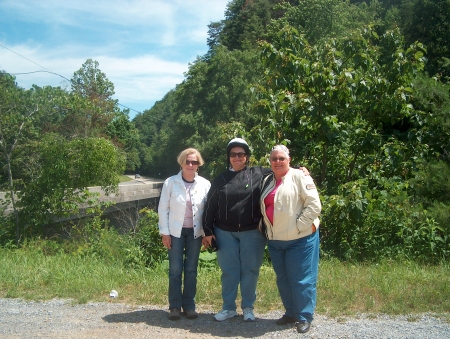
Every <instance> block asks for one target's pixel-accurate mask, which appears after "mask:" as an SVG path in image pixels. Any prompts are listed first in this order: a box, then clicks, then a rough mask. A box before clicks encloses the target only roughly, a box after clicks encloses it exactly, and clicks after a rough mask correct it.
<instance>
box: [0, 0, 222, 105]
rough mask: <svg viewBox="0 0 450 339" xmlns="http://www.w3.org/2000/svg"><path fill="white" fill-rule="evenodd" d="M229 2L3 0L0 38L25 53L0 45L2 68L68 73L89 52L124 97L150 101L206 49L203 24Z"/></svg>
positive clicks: (40, 80) (45, 79) (26, 83)
mask: <svg viewBox="0 0 450 339" xmlns="http://www.w3.org/2000/svg"><path fill="white" fill-rule="evenodd" d="M227 3H228V0H164V1H163V0H128V1H118V0H117V1H110V0H95V1H92V0H89V1H88V0H66V1H61V0H41V1H36V0H20V1H17V0H2V1H0V13H2V21H0V44H2V45H3V46H6V47H7V48H9V49H11V50H13V51H14V52H16V53H17V54H20V55H21V56H22V57H21V56H18V55H17V54H14V53H13V52H11V51H9V50H6V49H4V48H2V47H1V46H0V69H4V70H6V71H7V72H9V73H26V72H32V71H36V70H43V68H45V69H47V70H50V71H52V72H54V73H57V74H60V75H62V76H64V77H66V78H68V79H70V78H71V77H72V76H73V73H74V72H75V71H77V70H78V69H79V68H80V67H81V65H82V64H83V63H84V62H85V61H86V59H88V58H91V59H94V60H97V61H98V62H99V64H100V66H99V67H100V69H101V70H102V71H103V72H104V73H105V74H106V76H107V77H108V79H109V80H111V81H112V82H113V83H114V86H115V92H116V95H115V96H116V98H118V99H119V100H120V102H121V103H123V104H125V103H124V102H126V103H127V104H128V105H130V107H132V105H133V104H134V103H137V104H138V105H141V104H142V106H141V107H142V108H139V110H142V109H144V108H150V107H151V106H152V105H153V103H154V102H155V101H157V100H160V99H162V97H163V96H164V95H165V94H166V93H167V92H168V91H169V90H170V89H173V88H174V87H175V86H176V85H177V84H179V83H180V82H181V81H182V80H183V79H184V75H183V74H184V72H186V71H187V69H188V64H189V63H190V62H193V61H194V60H195V58H196V56H197V55H199V54H200V55H201V54H204V53H205V52H206V51H207V46H206V37H207V30H208V28H207V25H208V24H209V23H210V22H211V21H218V20H221V19H223V14H224V11H225V7H226V4H227ZM25 58H26V59H25ZM33 62H34V63H33ZM38 65H40V66H42V67H43V68H41V67H39V66H38ZM16 81H17V82H18V84H19V85H20V86H22V87H24V88H29V87H30V86H31V85H32V84H37V85H39V86H45V85H51V86H60V85H67V81H65V80H63V79H62V78H61V77H58V76H56V75H53V74H49V73H33V74H27V75H17V76H16ZM132 108H134V107H132Z"/></svg>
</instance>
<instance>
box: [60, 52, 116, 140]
mask: <svg viewBox="0 0 450 339" xmlns="http://www.w3.org/2000/svg"><path fill="white" fill-rule="evenodd" d="M71 89H72V92H73V93H74V94H77V95H78V96H79V97H80V98H83V99H87V100H88V101H89V102H90V103H91V105H88V106H87V107H80V106H79V105H76V109H74V110H69V111H68V114H67V116H66V119H65V121H64V125H65V126H69V128H70V129H69V132H70V133H71V134H72V137H80V136H81V137H91V136H102V135H104V133H105V131H106V126H107V125H108V124H109V123H110V122H111V120H112V119H113V118H114V117H115V115H116V114H117V113H118V109H117V100H115V99H113V98H112V96H113V95H114V84H113V83H112V82H111V81H109V80H108V78H107V77H106V75H105V73H103V72H102V71H101V70H100V69H99V63H98V62H97V61H94V60H92V59H88V60H86V62H85V63H84V64H83V65H82V66H81V68H80V69H79V70H78V71H76V72H75V73H74V75H73V77H72V79H71Z"/></svg>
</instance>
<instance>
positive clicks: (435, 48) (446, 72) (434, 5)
mask: <svg viewBox="0 0 450 339" xmlns="http://www.w3.org/2000/svg"><path fill="white" fill-rule="evenodd" d="M406 3H407V4H409V6H408V7H409V9H410V14H411V17H408V18H405V21H406V22H405V23H404V34H405V37H406V39H407V42H408V43H413V42H414V41H420V42H421V43H423V44H424V45H425V46H426V47H427V52H428V53H427V58H428V59H429V60H428V63H427V66H426V67H427V71H428V72H429V74H430V75H431V76H434V75H439V76H441V77H442V78H443V79H445V81H449V80H450V0H416V1H414V2H412V3H410V2H409V1H406Z"/></svg>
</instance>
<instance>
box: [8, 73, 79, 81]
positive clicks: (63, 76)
mask: <svg viewBox="0 0 450 339" xmlns="http://www.w3.org/2000/svg"><path fill="white" fill-rule="evenodd" d="M32 73H51V74H54V75H57V76H59V77H61V78H63V79H66V80H67V81H69V82H70V80H69V79H67V78H66V77H65V76H62V75H61V74H58V73H55V72H52V71H32V72H24V73H9V74H11V75H22V74H32Z"/></svg>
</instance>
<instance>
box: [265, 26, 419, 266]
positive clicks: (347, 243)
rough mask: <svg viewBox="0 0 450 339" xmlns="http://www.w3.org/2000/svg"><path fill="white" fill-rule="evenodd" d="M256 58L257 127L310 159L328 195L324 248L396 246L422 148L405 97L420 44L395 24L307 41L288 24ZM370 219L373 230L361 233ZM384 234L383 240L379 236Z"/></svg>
mask: <svg viewBox="0 0 450 339" xmlns="http://www.w3.org/2000/svg"><path fill="white" fill-rule="evenodd" d="M262 58H263V62H264V65H265V67H266V72H265V74H266V76H267V78H266V80H265V81H264V84H263V85H262V86H261V87H260V88H259V92H258V94H259V96H260V101H259V106H258V107H259V108H260V109H261V110H260V112H261V114H262V115H261V118H262V120H261V126H262V128H261V130H260V131H259V133H258V134H259V136H260V137H261V138H262V139H263V140H265V141H266V143H267V142H268V143H269V144H275V143H286V144H289V145H290V149H291V150H292V158H293V161H294V163H295V162H300V163H302V164H305V165H307V166H308V167H309V168H310V169H311V171H312V173H313V176H314V177H315V178H316V180H317V181H318V184H319V186H320V189H321V190H322V193H323V196H324V203H325V204H326V205H327V209H326V210H325V211H324V213H325V215H324V218H323V220H324V225H325V228H324V233H323V235H324V236H325V237H326V238H328V242H327V246H326V248H327V250H330V251H331V252H332V253H333V254H334V255H338V256H343V257H359V258H361V257H363V256H364V255H367V251H369V253H371V254H374V255H375V256H376V255H379V254H380V253H384V255H386V253H387V251H384V250H383V248H385V247H386V246H387V248H389V249H396V250H400V248H401V246H402V242H403V239H402V237H401V236H399V234H400V233H401V231H402V230H403V228H402V227H403V226H404V225H405V224H408V222H407V220H409V222H410V223H409V224H408V225H413V224H414V223H413V222H412V220H411V219H405V215H404V210H405V208H407V204H406V205H405V203H406V202H407V190H406V188H407V183H406V180H407V179H408V178H411V177H412V176H413V170H414V169H415V167H416V165H417V162H416V160H417V158H420V157H422V156H423V154H424V152H425V151H426V145H423V144H421V143H420V140H419V139H420V138H418V135H419V134H418V131H417V130H416V129H415V126H414V123H413V122H414V121H415V120H417V119H420V115H421V113H420V112H417V111H415V110H414V107H413V106H412V104H411V102H412V100H411V99H412V94H413V93H414V91H413V87H412V86H413V79H414V77H415V76H416V74H417V73H418V72H420V71H421V70H422V69H423V63H424V49H423V47H422V46H421V45H420V44H417V45H413V46H411V47H409V48H407V49H405V48H404V43H403V40H402V37H401V35H400V34H399V32H398V31H388V32H386V33H385V34H383V35H382V36H378V34H377V33H376V32H375V31H373V30H370V29H366V30H364V31H362V32H359V33H355V34H353V35H351V36H348V37H347V38H344V39H330V40H326V41H325V42H324V43H323V44H320V45H310V44H309V43H308V42H307V41H306V40H305V38H304V37H303V36H302V35H300V34H298V32H297V31H296V30H295V29H294V28H289V27H286V28H285V29H284V30H282V31H281V32H280V34H279V36H278V40H277V41H276V43H274V44H269V43H263V44H262ZM390 204H391V205H392V206H393V208H392V209H389V207H388V206H389V205H390ZM380 216H383V217H382V218H379V217H380ZM402 219H404V220H403V224H402V225H403V226H401V227H400V226H398V228H395V227H392V222H394V224H395V223H399V222H400V220H402ZM327 225H329V226H330V227H329V228H327ZM372 225H377V229H376V231H375V230H374V231H373V232H372V233H371V235H373V236H374V237H373V238H371V239H368V238H367V237H366V238H365V240H363V239H364V237H363V236H362V235H363V233H364V232H367V229H368V228H370V227H372ZM327 230H328V232H327ZM383 234H384V235H383ZM386 234H389V235H386ZM383 236H385V237H387V238H388V239H389V241H387V242H383V243H380V240H381V237H383Z"/></svg>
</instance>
